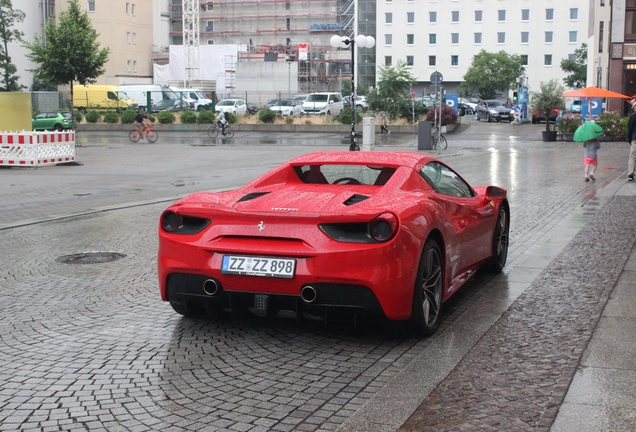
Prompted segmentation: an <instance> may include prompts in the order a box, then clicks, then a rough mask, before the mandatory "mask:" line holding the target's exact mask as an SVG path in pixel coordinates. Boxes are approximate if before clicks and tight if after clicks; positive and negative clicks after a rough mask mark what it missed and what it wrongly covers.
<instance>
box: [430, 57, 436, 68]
mask: <svg viewBox="0 0 636 432" xmlns="http://www.w3.org/2000/svg"><path fill="white" fill-rule="evenodd" d="M436 63H437V58H436V57H435V56H428V65H429V66H435V65H436Z"/></svg>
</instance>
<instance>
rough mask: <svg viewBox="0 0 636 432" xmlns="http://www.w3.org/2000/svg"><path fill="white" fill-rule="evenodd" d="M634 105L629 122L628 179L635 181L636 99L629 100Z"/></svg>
mask: <svg viewBox="0 0 636 432" xmlns="http://www.w3.org/2000/svg"><path fill="white" fill-rule="evenodd" d="M627 103H629V105H630V106H631V107H632V114H631V115H630V116H629V122H628V123H627V142H628V143H629V144H630V146H629V159H628V160H627V181H634V170H635V169H636V99H630V100H628V101H627Z"/></svg>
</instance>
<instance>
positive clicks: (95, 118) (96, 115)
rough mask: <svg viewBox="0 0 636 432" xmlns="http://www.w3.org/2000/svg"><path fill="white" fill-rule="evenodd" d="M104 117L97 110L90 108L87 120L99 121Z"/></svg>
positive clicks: (90, 121) (91, 121)
mask: <svg viewBox="0 0 636 432" xmlns="http://www.w3.org/2000/svg"><path fill="white" fill-rule="evenodd" d="M101 118H102V115H101V114H100V113H99V111H97V110H90V111H89V112H87V113H86V121H87V122H89V123H97V122H98V121H99V120H100V119H101Z"/></svg>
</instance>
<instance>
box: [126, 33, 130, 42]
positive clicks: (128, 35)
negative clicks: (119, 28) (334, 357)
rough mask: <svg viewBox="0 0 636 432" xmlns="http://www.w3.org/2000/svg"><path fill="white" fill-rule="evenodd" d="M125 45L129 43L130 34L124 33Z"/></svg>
mask: <svg viewBox="0 0 636 432" xmlns="http://www.w3.org/2000/svg"><path fill="white" fill-rule="evenodd" d="M126 43H127V44H129V43H130V32H126Z"/></svg>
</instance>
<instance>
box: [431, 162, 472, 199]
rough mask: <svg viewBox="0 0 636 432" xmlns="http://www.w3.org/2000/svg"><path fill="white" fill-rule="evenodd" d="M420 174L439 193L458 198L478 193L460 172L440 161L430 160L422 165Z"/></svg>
mask: <svg viewBox="0 0 636 432" xmlns="http://www.w3.org/2000/svg"><path fill="white" fill-rule="evenodd" d="M420 175H421V176H422V178H423V179H424V180H425V181H426V183H428V184H429V185H430V186H431V187H432V188H433V190H434V191H435V192H437V193H438V194H441V195H446V196H451V197H457V198H471V197H474V196H475V195H476V193H475V191H473V189H472V188H471V187H470V185H469V184H468V183H466V182H465V181H464V180H463V179H462V178H461V177H460V176H459V174H457V173H456V172H455V171H453V170H452V169H450V168H449V167H447V166H446V165H444V164H442V163H440V162H434V161H433V162H429V163H428V164H426V165H425V166H424V167H422V169H421V170H420Z"/></svg>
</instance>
